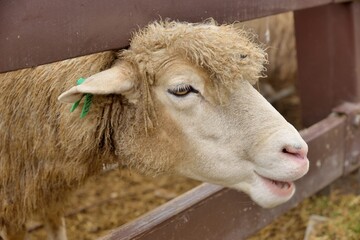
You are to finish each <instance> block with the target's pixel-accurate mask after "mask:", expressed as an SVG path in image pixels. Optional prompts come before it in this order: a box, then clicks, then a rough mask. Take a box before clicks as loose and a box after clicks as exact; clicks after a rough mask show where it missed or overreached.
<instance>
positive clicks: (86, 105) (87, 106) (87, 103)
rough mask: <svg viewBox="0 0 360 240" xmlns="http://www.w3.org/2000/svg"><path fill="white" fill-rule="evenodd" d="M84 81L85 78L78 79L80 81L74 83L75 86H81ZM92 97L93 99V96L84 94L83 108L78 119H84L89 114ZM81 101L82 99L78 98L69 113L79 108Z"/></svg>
mask: <svg viewBox="0 0 360 240" xmlns="http://www.w3.org/2000/svg"><path fill="white" fill-rule="evenodd" d="M84 81H85V78H80V79H78V80H77V81H76V84H77V85H80V84H82V83H83V82H84ZM92 97H93V95H92V94H90V93H86V94H85V102H84V106H83V108H82V110H81V114H80V118H84V117H85V116H86V115H87V114H88V112H89V110H90V106H91V102H92ZM81 99H82V98H80V99H79V100H78V101H76V102H75V103H74V104H73V105H72V107H71V109H70V112H73V111H74V110H75V109H76V108H77V107H78V106H79V104H80V101H81Z"/></svg>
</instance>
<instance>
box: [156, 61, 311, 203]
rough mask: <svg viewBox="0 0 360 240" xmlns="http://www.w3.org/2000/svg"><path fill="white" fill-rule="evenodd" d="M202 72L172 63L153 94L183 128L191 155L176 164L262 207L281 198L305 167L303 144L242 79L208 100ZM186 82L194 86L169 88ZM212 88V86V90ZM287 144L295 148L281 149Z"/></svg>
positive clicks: (288, 193) (290, 191)
mask: <svg viewBox="0 0 360 240" xmlns="http://www.w3.org/2000/svg"><path fill="white" fill-rule="evenodd" d="M205 78H206V74H204V73H202V72H201V71H200V70H198V69H195V68H193V67H191V66H189V65H186V64H184V63H178V64H172V65H170V66H169V67H168V69H167V70H166V71H165V72H164V73H163V74H162V75H161V77H160V78H159V83H158V85H157V86H156V88H155V94H156V96H157V98H158V99H159V100H160V102H161V103H162V104H163V105H164V106H165V110H166V111H167V112H168V114H169V115H170V116H171V117H172V118H173V120H174V122H176V124H177V125H178V126H179V127H180V128H181V131H182V132H183V133H184V134H185V136H186V139H187V143H185V146H184V151H187V152H189V154H190V155H191V156H192V158H191V159H185V160H184V161H183V162H181V163H179V164H178V165H177V167H176V170H177V171H178V172H179V173H180V174H182V175H185V176H188V177H190V178H194V179H197V180H201V181H205V182H210V183H215V184H219V185H223V186H227V187H231V188H234V189H237V190H241V191H244V192H245V193H247V194H249V195H250V197H251V198H252V199H253V200H254V201H255V202H257V203H258V204H259V205H261V206H263V207H273V206H276V205H278V204H280V203H283V202H285V201H287V200H288V199H289V198H290V197H291V196H292V195H293V193H294V191H295V187H294V185H293V183H292V181H294V180H296V179H298V178H300V177H302V176H303V175H304V174H305V173H306V172H307V171H308V167H309V162H308V160H307V158H306V153H307V145H306V143H305V142H304V140H303V139H302V138H301V136H300V135H299V133H298V132H297V131H296V130H295V128H294V127H293V126H292V125H290V124H289V123H287V122H286V120H285V119H284V118H283V117H282V116H281V115H280V114H279V113H278V112H277V111H276V110H275V109H274V108H273V107H272V106H271V105H270V104H269V103H268V102H267V101H266V100H265V99H264V98H263V97H262V96H261V95H260V94H259V93H258V92H257V91H256V90H255V89H254V88H253V87H252V86H251V85H250V83H248V82H247V81H239V84H238V86H234V89H232V90H231V93H230V96H229V99H228V103H226V104H224V105H220V104H214V103H213V101H212V99H214V96H210V95H209V93H210V92H211V91H207V89H206V88H207V87H209V84H207V85H206V81H209V80H208V79H205ZM183 85H191V87H192V88H194V89H196V90H197V91H199V93H196V92H190V93H189V94H187V95H186V96H182V97H179V96H175V95H173V94H171V93H169V91H168V90H169V89H174V88H175V89H176V87H177V86H183ZM212 92H214V91H212ZM287 148H294V149H299V151H300V155H301V154H302V156H300V155H299V154H288V153H284V152H283V150H284V149H287Z"/></svg>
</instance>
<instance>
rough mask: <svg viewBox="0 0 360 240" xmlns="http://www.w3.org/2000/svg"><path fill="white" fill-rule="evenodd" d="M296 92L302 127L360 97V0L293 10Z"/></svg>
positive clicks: (356, 100)
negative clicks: (300, 103)
mask: <svg viewBox="0 0 360 240" xmlns="http://www.w3.org/2000/svg"><path fill="white" fill-rule="evenodd" d="M295 27H296V40H297V41H296V44H297V55H298V69H299V81H298V86H299V92H300V96H301V100H302V113H303V123H304V125H305V126H306V127H308V126H310V125H312V124H314V123H315V122H317V121H319V120H321V119H323V118H324V117H326V116H327V115H328V114H329V113H330V112H331V110H332V109H333V108H334V107H335V106H337V105H339V104H341V103H342V102H344V101H350V102H358V101H359V100H360V2H359V1H354V2H349V3H341V4H329V5H325V6H321V7H316V8H311V9H305V10H299V11H296V12H295Z"/></svg>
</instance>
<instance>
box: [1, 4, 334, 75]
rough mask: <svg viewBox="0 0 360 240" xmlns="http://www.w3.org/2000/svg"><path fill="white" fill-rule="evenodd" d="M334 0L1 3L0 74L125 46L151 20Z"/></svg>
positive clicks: (254, 13)
mask: <svg viewBox="0 0 360 240" xmlns="http://www.w3.org/2000/svg"><path fill="white" fill-rule="evenodd" d="M331 1H332V0H256V1H255V0H242V1H239V0H228V1H223V0H207V1H193V0H183V1H177V0H152V1H148V0H138V1H130V0H103V1H91V0H76V1H71V3H69V2H68V1H62V0H51V1H49V0H32V1H27V0H7V1H0V16H1V21H0V29H1V30H0V55H1V58H0V72H6V71H10V70H16V69H20V68H27V67H32V66H37V65H41V64H45V63H50V62H54V61H58V60H63V59H67V58H72V57H77V56H81V55H86V54H90V53H94V52H100V51H104V50H109V49H119V48H124V47H126V46H127V45H128V39H129V38H130V33H131V32H132V31H134V29H137V28H138V27H139V26H144V25H145V24H147V23H148V22H149V21H152V20H154V19H159V18H160V17H161V18H162V19H165V18H171V19H179V20H184V21H191V22H197V21H201V20H203V19H206V18H209V17H213V18H215V19H216V20H218V21H220V22H223V21H229V22H232V21H234V20H247V19H252V18H257V17H261V16H266V15H272V14H276V13H281V12H286V11H291V10H295V9H304V8H309V7H313V6H318V5H323V4H327V3H330V2H331Z"/></svg>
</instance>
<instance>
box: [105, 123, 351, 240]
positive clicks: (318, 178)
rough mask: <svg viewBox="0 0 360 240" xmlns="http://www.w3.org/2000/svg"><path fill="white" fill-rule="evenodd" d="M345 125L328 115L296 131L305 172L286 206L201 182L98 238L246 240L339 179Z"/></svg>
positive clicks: (343, 148)
mask: <svg viewBox="0 0 360 240" xmlns="http://www.w3.org/2000/svg"><path fill="white" fill-rule="evenodd" d="M345 127H346V118H345V117H337V116H331V117H329V118H327V119H325V120H323V121H321V122H320V123H318V124H315V125H314V126H312V127H311V128H309V129H307V130H304V131H302V133H301V134H302V136H303V137H304V139H305V140H306V141H307V142H308V144H309V149H310V152H309V159H310V171H309V173H308V174H307V175H306V177H305V178H303V179H301V180H299V181H297V183H296V186H297V192H296V194H295V196H294V197H293V198H292V200H291V201H290V202H288V203H286V204H283V205H281V206H279V207H277V208H273V209H263V208H261V207H258V206H257V205H255V204H254V203H253V202H252V201H251V200H250V199H249V198H248V197H247V196H246V195H245V194H242V193H240V192H236V191H233V190H229V189H227V188H218V187H215V186H213V185H209V184H204V185H202V186H201V187H200V188H198V189H195V190H193V191H192V192H190V193H188V194H187V195H185V196H180V197H179V198H177V199H175V200H173V201H171V202H169V203H167V204H165V205H163V206H161V207H160V208H158V209H156V210H154V211H152V212H150V213H148V214H147V215H146V216H144V217H141V218H140V219H138V220H137V221H134V222H132V223H129V224H127V225H125V226H123V227H121V228H119V229H116V230H114V231H113V232H112V233H111V234H109V235H108V236H106V237H104V238H102V239H107V240H109V239H114V240H115V239H141V240H153V239H157V240H162V239H164V240H165V239H166V240H171V239H172V240H177V239H178V240H180V239H181V240H182V239H187V240H198V239H208V240H212V239H214V240H215V239H216V240H217V239H222V240H227V239H228V240H233V239H237V240H240V239H246V237H249V236H250V235H252V234H254V233H255V232H256V231H258V230H259V229H261V228H262V227H264V226H265V225H267V224H269V223H270V222H271V221H273V220H274V218H275V217H276V216H278V215H280V214H282V213H284V212H285V211H287V210H288V209H290V208H292V207H294V206H295V205H296V204H297V203H299V202H300V201H301V200H303V199H304V198H306V197H308V196H310V195H312V194H314V193H315V192H317V191H319V190H320V189H322V188H323V187H325V186H326V185H328V184H329V183H330V182H332V181H333V180H335V179H337V178H338V177H340V176H341V175H342V165H343V161H344V151H345V144H344V136H345ZM192 199H194V200H192ZM179 206H180V207H179ZM159 216H160V217H159Z"/></svg>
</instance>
